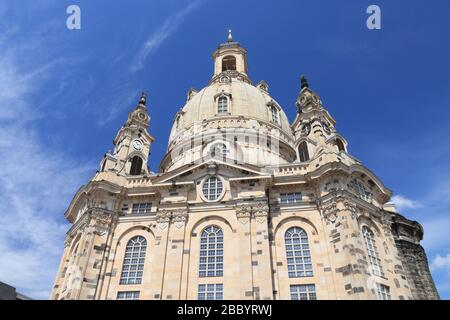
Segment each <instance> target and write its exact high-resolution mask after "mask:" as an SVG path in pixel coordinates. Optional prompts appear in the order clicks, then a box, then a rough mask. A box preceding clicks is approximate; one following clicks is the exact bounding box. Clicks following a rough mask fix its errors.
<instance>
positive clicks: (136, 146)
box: [100, 93, 154, 176]
mask: <svg viewBox="0 0 450 320" xmlns="http://www.w3.org/2000/svg"><path fill="white" fill-rule="evenodd" d="M149 124H150V116H149V115H148V112H147V94H146V93H142V95H141V98H140V100H139V103H138V105H137V106H136V108H135V109H134V110H133V111H131V112H130V113H129V114H128V120H127V121H126V123H125V124H124V125H123V126H122V127H121V128H120V129H119V131H118V132H117V135H116V137H115V138H114V140H113V143H114V152H113V153H112V154H111V153H107V154H105V156H104V157H103V159H102V161H101V163H100V167H101V170H100V171H102V172H103V171H112V172H115V173H117V174H119V175H125V176H140V175H149V173H150V172H149V169H148V157H149V154H150V147H151V144H152V142H153V140H154V138H153V137H152V136H151V135H150V134H149V133H148V131H147V128H148V126H149Z"/></svg>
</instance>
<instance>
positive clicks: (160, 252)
mask: <svg viewBox="0 0 450 320" xmlns="http://www.w3.org/2000/svg"><path fill="white" fill-rule="evenodd" d="M171 216H172V213H171V212H170V211H167V210H160V211H158V212H157V214H156V228H155V229H154V232H155V248H154V255H153V261H152V263H153V269H152V270H153V274H152V283H151V287H150V289H151V290H150V291H151V292H152V296H151V298H152V299H165V297H163V296H162V295H163V290H164V288H163V287H164V279H165V278H164V271H165V268H166V255H167V244H168V236H169V228H170V221H171Z"/></svg>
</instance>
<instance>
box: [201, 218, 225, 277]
mask: <svg viewBox="0 0 450 320" xmlns="http://www.w3.org/2000/svg"><path fill="white" fill-rule="evenodd" d="M202 247H207V248H208V250H200V265H199V276H200V277H206V276H208V277H221V276H222V275H223V237H222V229H220V228H219V227H217V226H208V227H206V228H205V229H204V230H203V231H202V234H201V237H200V248H202ZM205 270H208V272H205Z"/></svg>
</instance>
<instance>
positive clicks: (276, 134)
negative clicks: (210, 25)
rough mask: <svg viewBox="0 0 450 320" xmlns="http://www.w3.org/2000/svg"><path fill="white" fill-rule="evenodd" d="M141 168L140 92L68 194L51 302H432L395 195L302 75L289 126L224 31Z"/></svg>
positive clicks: (144, 128) (414, 234)
mask: <svg viewBox="0 0 450 320" xmlns="http://www.w3.org/2000/svg"><path fill="white" fill-rule="evenodd" d="M213 60H214V70H213V75H212V77H211V79H210V81H209V83H208V85H207V86H206V87H205V88H203V89H201V90H199V91H198V90H195V89H190V90H189V91H188V92H187V96H186V102H185V104H184V107H183V108H181V109H180V110H179V111H178V112H177V113H176V114H175V116H174V120H173V127H172V131H171V133H170V137H169V141H168V147H167V152H166V154H165V156H164V158H163V159H162V161H161V163H160V166H159V169H158V170H155V171H157V172H156V173H155V172H152V171H150V170H149V168H148V165H147V163H148V160H149V155H150V148H151V145H152V143H153V142H154V137H153V136H152V135H151V134H150V133H149V132H151V126H150V115H149V113H150V112H149V110H151V108H150V104H149V103H148V101H147V100H148V99H147V96H146V94H143V95H142V97H141V99H140V101H139V102H138V104H137V106H136V107H135V108H134V109H133V110H132V111H131V112H130V113H129V115H128V119H127V121H126V123H125V124H124V125H123V126H122V127H121V128H120V129H119V131H118V132H117V135H116V137H115V138H114V151H113V152H111V153H106V154H105V155H104V157H103V158H102V159H101V162H100V164H99V169H98V172H97V173H96V174H95V176H94V177H93V178H92V179H91V180H90V181H89V182H88V183H87V184H85V185H84V186H82V187H81V188H80V189H79V190H78V192H77V193H76V194H75V196H74V198H73V200H72V201H71V203H70V205H69V207H68V209H67V211H66V212H65V217H66V219H67V220H68V221H69V222H70V223H71V228H70V229H69V230H68V232H67V238H66V240H65V242H64V252H63V255H62V258H61V263H60V266H59V269H58V271H57V274H56V279H55V283H54V286H53V288H52V293H51V299H71V300H73V299H88V300H89V299H90V300H116V299H118V300H119V299H141V300H158V299H189V300H190V299H194V300H195V299H199V300H213V299H216V300H222V299H223V300H227V299H254V300H279V299H281V300H291V299H292V300H316V299H319V300H322V299H323V300H326V299H330V300H343V299H351V300H362V299H380V300H391V299H392V300H410V299H439V296H438V293H437V290H436V287H435V285H434V282H433V279H432V277H431V274H430V270H429V266H428V261H427V257H426V254H425V251H424V249H423V247H422V246H421V245H420V241H421V240H422V238H423V228H422V226H421V225H420V224H419V223H418V222H416V221H411V220H408V219H407V218H405V217H404V216H402V215H401V214H399V213H398V212H397V211H396V208H395V206H394V205H393V204H392V203H390V202H389V200H390V198H391V195H392V191H391V190H389V189H388V188H387V187H386V186H385V185H384V184H383V182H382V181H380V179H379V178H378V177H377V176H376V175H375V174H374V173H373V172H372V171H370V170H369V169H368V168H366V167H365V166H364V165H363V164H362V163H361V161H360V160H358V159H356V158H355V157H353V156H352V155H351V154H349V153H348V142H347V140H346V139H345V137H343V136H342V135H341V134H339V132H338V131H337V130H336V120H335V119H334V118H333V117H332V115H331V114H330V113H329V112H328V111H327V109H326V108H325V106H324V104H323V102H322V100H321V99H320V96H319V95H318V94H317V93H316V92H315V91H314V90H312V89H311V88H310V86H309V84H308V82H307V80H306V79H305V77H302V78H301V83H300V85H299V86H300V88H299V93H298V98H297V101H296V106H292V107H296V110H297V113H296V117H295V120H294V121H293V122H290V121H289V119H288V118H287V116H286V114H285V113H284V111H283V108H282V106H281V105H280V104H279V103H278V102H277V101H276V100H275V99H274V98H273V97H272V96H271V95H270V91H269V86H268V84H267V83H266V82H265V81H260V82H258V83H257V84H254V82H252V80H251V79H250V76H249V72H248V66H247V55H246V50H245V49H244V48H243V47H242V46H241V45H240V44H239V43H237V42H235V41H234V40H233V38H232V36H231V32H230V33H229V35H228V41H227V42H226V43H223V44H221V45H219V47H218V48H217V50H216V51H215V52H214V53H213Z"/></svg>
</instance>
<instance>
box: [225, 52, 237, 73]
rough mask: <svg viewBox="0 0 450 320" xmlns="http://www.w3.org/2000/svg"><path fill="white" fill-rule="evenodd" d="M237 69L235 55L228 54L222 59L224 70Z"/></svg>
mask: <svg viewBox="0 0 450 320" xmlns="http://www.w3.org/2000/svg"><path fill="white" fill-rule="evenodd" d="M227 70H236V58H235V57H233V56H226V57H225V58H223V59H222V71H227Z"/></svg>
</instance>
